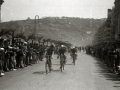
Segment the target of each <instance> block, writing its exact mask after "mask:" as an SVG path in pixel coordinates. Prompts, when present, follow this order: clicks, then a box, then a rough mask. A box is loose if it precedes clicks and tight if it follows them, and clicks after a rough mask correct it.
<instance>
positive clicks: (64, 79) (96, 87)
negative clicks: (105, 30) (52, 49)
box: [0, 53, 120, 90]
mask: <svg viewBox="0 0 120 90" xmlns="http://www.w3.org/2000/svg"><path fill="white" fill-rule="evenodd" d="M52 62H53V71H52V72H51V73H49V74H46V73H45V65H44V63H45V60H44V61H41V62H40V63H39V64H35V65H33V66H29V67H26V68H24V69H18V70H17V71H11V72H7V73H5V74H6V75H5V76H4V77H0V90H120V76H117V75H115V74H111V73H109V72H108V71H107V70H108V68H107V67H106V66H105V65H104V64H103V63H102V61H100V60H99V59H97V58H94V57H92V56H89V55H86V54H84V53H78V59H77V61H76V65H73V64H72V60H71V58H70V57H69V56H68V61H67V64H66V66H65V70H64V71H63V72H61V71H60V69H59V67H60V65H59V60H57V59H56V56H54V57H53V60H52Z"/></svg>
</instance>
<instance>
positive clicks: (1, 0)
mask: <svg viewBox="0 0 120 90" xmlns="http://www.w3.org/2000/svg"><path fill="white" fill-rule="evenodd" d="M3 2H4V1H3V0H0V31H1V5H2V4H3Z"/></svg>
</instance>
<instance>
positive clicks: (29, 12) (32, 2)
mask: <svg viewBox="0 0 120 90" xmlns="http://www.w3.org/2000/svg"><path fill="white" fill-rule="evenodd" d="M4 1H5V2H4V3H3V5H2V21H10V20H24V19H27V18H28V17H30V18H31V19H34V18H35V15H39V17H45V16H59V17H61V16H68V17H81V18H106V17H107V9H109V8H110V9H111V8H112V7H113V6H114V1H115V0H4Z"/></svg>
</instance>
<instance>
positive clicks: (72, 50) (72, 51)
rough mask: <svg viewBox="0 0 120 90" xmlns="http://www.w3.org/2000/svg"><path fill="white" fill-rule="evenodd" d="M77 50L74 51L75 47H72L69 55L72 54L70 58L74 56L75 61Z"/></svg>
mask: <svg viewBox="0 0 120 90" xmlns="http://www.w3.org/2000/svg"><path fill="white" fill-rule="evenodd" d="M76 53H77V50H76V48H75V47H72V48H71V54H72V57H73V54H74V55H75V59H76V58H77V54H76Z"/></svg>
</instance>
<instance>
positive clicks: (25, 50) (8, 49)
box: [0, 37, 45, 77]
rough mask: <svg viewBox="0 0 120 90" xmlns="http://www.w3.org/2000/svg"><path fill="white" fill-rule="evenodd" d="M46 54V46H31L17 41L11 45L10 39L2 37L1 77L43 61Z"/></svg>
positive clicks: (0, 45)
mask: <svg viewBox="0 0 120 90" xmlns="http://www.w3.org/2000/svg"><path fill="white" fill-rule="evenodd" d="M44 52H45V45H43V44H41V45H38V44H34V45H33V44H31V43H28V42H22V41H21V40H20V39H15V40H14V42H12V43H11V40H10V39H3V38H1V37H0V77H2V76H3V75H5V72H9V71H13V70H17V69H19V68H25V67H27V66H28V65H33V64H36V63H38V62H39V61H42V59H43V54H44Z"/></svg>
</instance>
